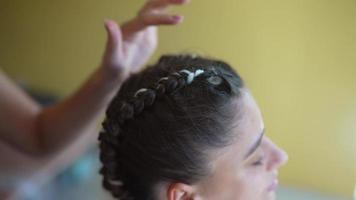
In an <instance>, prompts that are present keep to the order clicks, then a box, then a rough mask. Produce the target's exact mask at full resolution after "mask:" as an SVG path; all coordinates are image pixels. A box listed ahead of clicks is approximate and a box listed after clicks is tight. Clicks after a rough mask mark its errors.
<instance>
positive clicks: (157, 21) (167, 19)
mask: <svg viewBox="0 0 356 200" xmlns="http://www.w3.org/2000/svg"><path fill="white" fill-rule="evenodd" d="M183 19H184V17H183V16H182V15H169V14H150V15H147V16H145V17H144V18H143V19H142V20H141V23H142V26H143V27H147V26H152V25H174V24H179V23H181V22H182V21H183Z"/></svg>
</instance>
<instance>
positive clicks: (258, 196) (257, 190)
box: [236, 169, 266, 200]
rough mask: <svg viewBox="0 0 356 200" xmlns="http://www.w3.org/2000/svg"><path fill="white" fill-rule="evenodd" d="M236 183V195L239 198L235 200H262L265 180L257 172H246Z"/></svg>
mask: <svg viewBox="0 0 356 200" xmlns="http://www.w3.org/2000/svg"><path fill="white" fill-rule="evenodd" d="M236 183H237V184H236V193H237V194H236V195H238V196H239V198H238V199H236V200H240V199H241V200H243V199H254V200H262V199H264V198H263V197H264V194H265V192H264V191H265V189H266V180H265V179H264V175H263V174H262V173H261V172H259V171H258V170H255V169H253V170H249V171H246V172H245V173H244V174H243V176H241V177H240V179H239V180H238V181H237V182H236Z"/></svg>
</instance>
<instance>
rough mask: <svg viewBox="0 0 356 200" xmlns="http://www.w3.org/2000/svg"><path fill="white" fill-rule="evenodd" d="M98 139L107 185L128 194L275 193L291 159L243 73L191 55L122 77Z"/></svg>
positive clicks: (261, 196) (154, 199) (155, 199)
mask: <svg viewBox="0 0 356 200" xmlns="http://www.w3.org/2000/svg"><path fill="white" fill-rule="evenodd" d="M99 140H100V160H101V162H102V164H103V166H102V169H101V174H102V175H103V186H104V187H105V188H106V189H108V190H109V191H110V192H111V193H112V194H113V195H114V196H115V197H117V198H118V199H124V200H127V199H132V200H186V199H204V200H222V199H223V200H247V199H248V200H269V199H274V191H275V188H276V182H277V174H278V168H279V167H280V166H282V165H283V164H284V163H285V162H286V160H287V156H286V154H285V153H284V152H283V151H282V150H281V149H279V148H278V147H276V146H275V145H274V144H273V143H272V142H271V141H270V140H269V139H268V138H267V137H266V136H265V135H264V124H263V120H262V116H261V113H260V110H259V108H258V106H257V105H256V103H255V101H254V99H253V97H252V96H251V94H250V92H249V90H248V89H247V88H246V87H245V86H244V83H243V81H242V79H241V78H240V77H239V75H238V74H237V73H236V72H235V71H234V70H233V69H232V68H231V67H230V66H229V65H228V64H226V63H225V62H222V61H219V60H212V59H207V58H202V57H193V56H189V55H177V56H163V57H161V59H160V60H159V62H158V63H157V64H155V65H153V66H150V67H148V68H146V69H145V70H144V71H142V72H140V73H138V74H135V75H132V76H131V77H130V78H129V79H128V80H127V81H125V83H124V84H123V86H122V87H121V89H120V91H119V93H118V94H117V95H116V97H115V98H114V99H113V100H112V102H111V104H110V106H109V108H108V110H107V112H106V119H105V121H104V122H103V131H102V132H101V133H100V136H99Z"/></svg>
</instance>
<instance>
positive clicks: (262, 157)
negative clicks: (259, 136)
mask: <svg viewBox="0 0 356 200" xmlns="http://www.w3.org/2000/svg"><path fill="white" fill-rule="evenodd" d="M263 164H264V155H262V156H260V157H259V158H258V159H257V160H256V161H255V162H253V163H252V166H261V165H263Z"/></svg>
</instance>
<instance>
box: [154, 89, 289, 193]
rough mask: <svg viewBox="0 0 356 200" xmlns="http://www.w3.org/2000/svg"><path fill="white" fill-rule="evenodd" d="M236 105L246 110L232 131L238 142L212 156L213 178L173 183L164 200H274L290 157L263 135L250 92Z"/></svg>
mask: <svg viewBox="0 0 356 200" xmlns="http://www.w3.org/2000/svg"><path fill="white" fill-rule="evenodd" d="M236 105H237V106H238V108H237V107H236V109H239V110H241V109H243V112H242V114H241V115H242V118H241V117H240V119H236V125H237V126H235V127H234V129H233V130H232V134H234V135H235V136H234V138H235V139H234V141H233V142H232V144H231V145H229V146H227V147H226V148H223V149H220V150H217V151H216V152H214V153H212V156H211V164H212V170H211V171H212V172H211V175H210V176H208V177H206V178H204V179H203V180H201V181H200V182H198V183H196V184H194V185H186V184H184V183H172V184H171V185H170V186H169V187H168V188H166V196H161V199H168V200H188V199H189V200H191V199H194V200H216V199H224V200H246V199H249V200H274V199H275V191H276V189H277V185H278V170H279V168H280V167H281V166H283V165H284V164H285V163H286V162H287V160H288V156H287V154H286V153H285V152H284V151H283V150H282V149H280V148H279V147H277V146H276V145H275V144H274V143H273V142H272V141H271V140H270V139H269V138H268V137H267V136H266V135H265V134H263V133H264V123H263V119H262V115H261V112H260V110H259V108H258V106H257V104H256V102H255V100H254V99H253V97H252V95H251V94H250V92H249V91H248V90H247V89H243V95H242V97H241V98H240V99H239V100H237V102H236ZM262 134H263V135H262ZM261 136H262V137H261ZM259 140H260V142H259ZM253 147H256V148H253ZM252 150H253V151H252Z"/></svg>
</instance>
